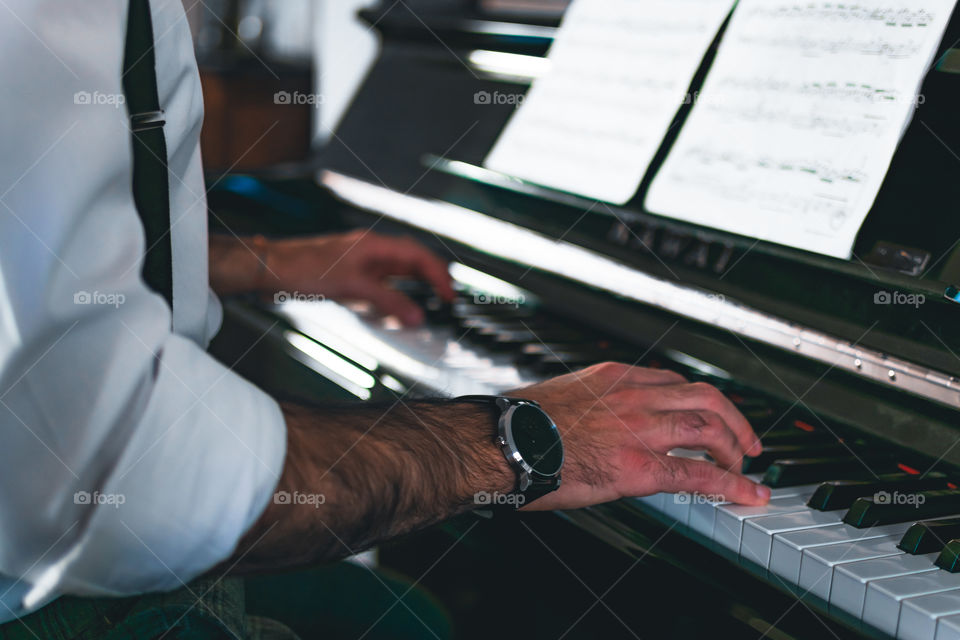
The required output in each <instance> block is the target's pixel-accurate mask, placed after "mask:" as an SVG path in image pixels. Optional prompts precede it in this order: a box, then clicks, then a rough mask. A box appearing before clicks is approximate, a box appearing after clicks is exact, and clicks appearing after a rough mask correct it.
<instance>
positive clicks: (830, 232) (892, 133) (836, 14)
mask: <svg viewBox="0 0 960 640" xmlns="http://www.w3.org/2000/svg"><path fill="white" fill-rule="evenodd" d="M955 2H956V0H920V1H918V2H910V3H909V4H908V3H906V2H901V4H900V5H896V4H893V3H891V2H889V0H884V1H882V2H881V1H879V0H858V2H857V3H855V4H854V3H849V4H840V3H835V2H809V3H802V4H801V3H796V2H783V1H779V0H778V1H771V0H740V3H739V4H738V6H737V8H736V10H735V11H734V14H733V17H732V18H731V21H730V24H729V26H728V28H727V31H726V33H725V34H724V37H723V41H722V42H721V44H720V50H719V52H718V54H717V57H716V59H715V60H714V63H713V66H712V68H711V70H710V73H709V76H708V77H707V80H706V82H705V84H704V87H703V91H702V92H701V94H700V96H699V100H698V101H697V103H696V105H695V106H694V108H693V111H692V113H691V114H690V117H689V118H688V120H687V122H686V123H685V124H684V126H683V131H682V132H681V134H680V136H679V138H678V139H677V141H676V143H675V144H674V147H673V149H672V150H671V152H670V154H669V156H668V158H667V160H666V162H665V163H664V165H663V167H662V168H661V169H660V171H659V172H658V174H657V176H656V178H655V180H654V182H653V184H652V186H651V189H650V192H649V195H648V196H647V200H646V207H647V209H649V210H650V211H652V212H654V213H658V214H662V215H667V216H670V217H673V218H679V219H682V220H686V221H689V222H694V223H698V224H703V225H707V226H710V227H716V228H719V229H724V230H727V231H731V232H734V233H738V234H742V235H746V236H752V237H755V238H760V239H762V240H768V241H771V242H776V243H779V244H784V245H789V246H792V247H796V248H799V249H805V250H808V251H814V252H817V253H822V254H825V255H829V256H833V257H837V258H849V257H850V255H851V253H852V250H853V244H854V241H855V239H856V235H857V233H858V231H859V230H860V227H861V225H862V224H863V221H864V220H865V219H866V216H867V213H868V212H869V211H870V208H871V207H872V206H873V202H874V200H875V199H876V197H877V193H878V192H879V190H880V187H881V185H882V183H883V180H884V177H885V176H886V173H887V171H888V169H889V168H890V162H891V161H892V159H893V154H894V152H895V150H896V147H897V145H898V143H899V141H900V139H901V137H902V135H903V133H904V132H905V131H906V128H907V126H908V124H909V123H910V120H911V118H912V116H913V113H914V110H915V107H916V106H917V104H919V101H920V100H922V96H918V93H919V91H920V87H921V84H922V81H923V78H924V76H925V75H926V72H927V70H928V69H929V68H930V66H931V64H932V63H933V58H934V56H935V55H936V52H937V48H938V46H939V43H940V41H941V39H942V38H943V34H944V31H945V30H946V26H947V23H948V21H949V18H950V14H951V12H952V10H953V8H954V4H955ZM904 214H905V215H909V212H906V211H905V212H904Z"/></svg>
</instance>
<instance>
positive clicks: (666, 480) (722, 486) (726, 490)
mask: <svg viewBox="0 0 960 640" xmlns="http://www.w3.org/2000/svg"><path fill="white" fill-rule="evenodd" d="M661 460H662V461H663V463H664V464H663V465H652V466H650V467H648V468H649V469H650V470H651V472H652V473H654V474H656V480H657V484H658V488H659V489H660V490H661V491H666V492H668V493H677V492H680V491H686V492H687V493H700V494H706V495H712V496H717V499H721V498H722V500H724V501H729V502H735V503H737V504H746V505H763V504H767V502H769V500H770V489H769V488H768V487H765V486H763V485H762V484H757V483H756V482H753V481H752V480H750V479H749V478H746V477H744V476H742V475H740V474H739V473H733V472H730V471H724V470H723V469H721V468H720V467H718V466H716V465H715V464H711V463H709V462H703V461H701V460H691V459H689V458H678V457H673V456H662V457H661Z"/></svg>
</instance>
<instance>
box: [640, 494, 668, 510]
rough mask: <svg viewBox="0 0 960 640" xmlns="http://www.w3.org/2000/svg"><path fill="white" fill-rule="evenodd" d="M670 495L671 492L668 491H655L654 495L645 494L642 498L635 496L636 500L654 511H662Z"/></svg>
mask: <svg viewBox="0 0 960 640" xmlns="http://www.w3.org/2000/svg"><path fill="white" fill-rule="evenodd" d="M668 496H669V494H667V493H655V494H653V495H652V496H643V497H642V498H634V500H636V501H637V502H639V503H641V504H643V505H645V506H646V507H648V508H650V509H652V510H654V511H657V512H661V513H662V512H663V501H664V500H666V498H667V497H668Z"/></svg>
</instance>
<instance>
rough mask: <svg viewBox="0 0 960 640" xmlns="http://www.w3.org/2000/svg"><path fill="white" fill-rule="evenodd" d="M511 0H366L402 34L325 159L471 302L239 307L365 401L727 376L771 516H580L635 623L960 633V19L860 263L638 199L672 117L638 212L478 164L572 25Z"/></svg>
mask: <svg viewBox="0 0 960 640" xmlns="http://www.w3.org/2000/svg"><path fill="white" fill-rule="evenodd" d="M516 4H518V3H489V2H467V1H460V2H453V1H450V2H443V3H440V2H415V1H414V0H408V1H406V2H401V3H391V2H384V3H382V6H381V7H379V8H375V9H371V10H367V11H365V12H363V13H362V19H363V20H365V21H366V22H367V23H368V24H369V26H370V29H372V30H375V31H376V32H377V34H378V36H379V38H380V39H381V51H380V54H379V57H378V59H377V61H376V63H375V65H374V66H373V67H372V69H371V71H370V72H369V75H368V76H367V78H366V80H365V81H364V83H363V85H362V86H361V88H360V89H359V91H358V93H357V95H356V97H355V99H354V100H353V103H352V105H351V107H350V108H349V110H348V112H347V113H346V115H345V117H344V119H343V120H342V122H341V123H340V125H339V127H338V128H337V130H336V131H335V132H334V134H333V135H332V136H331V139H330V143H329V144H328V145H326V147H325V148H324V149H323V150H322V153H321V155H320V157H319V159H318V163H319V168H318V171H317V173H316V177H315V180H316V185H317V189H318V193H319V194H321V195H319V196H316V198H321V197H322V199H321V200H314V202H318V201H322V202H323V203H324V205H323V206H324V208H325V210H326V211H328V212H329V211H331V210H333V209H335V210H336V211H337V212H338V213H340V214H342V215H343V216H344V217H345V219H346V220H348V221H350V223H351V224H353V225H356V226H360V227H363V228H370V229H373V230H376V231H379V232H386V233H402V234H412V235H415V236H416V237H418V238H419V239H421V240H422V241H423V242H425V243H427V244H428V245H430V246H431V247H433V248H434V249H436V250H437V251H438V252H440V253H441V254H443V255H445V256H448V257H449V258H450V260H451V261H452V266H451V273H452V275H453V276H454V278H455V281H456V283H457V287H458V291H459V298H458V299H457V300H456V302H455V303H454V304H452V305H445V304H442V303H441V302H440V301H439V300H437V299H436V298H434V297H433V295H432V294H431V292H430V291H428V290H425V289H424V288H423V287H422V286H421V285H418V284H417V283H398V285H397V286H400V287H403V288H404V290H405V291H407V292H408V293H409V294H410V295H411V296H413V297H415V298H416V299H418V300H420V301H421V302H422V303H423V304H424V305H425V307H426V309H427V311H428V313H427V315H428V321H427V325H426V326H425V327H422V328H419V329H402V328H400V327H398V326H397V325H396V323H394V322H391V321H390V320H389V319H382V318H376V317H374V316H372V315H371V314H369V313H368V312H367V311H366V310H365V309H363V308H362V307H357V306H341V305H339V304H336V303H334V302H331V301H322V302H318V301H306V300H302V299H298V298H297V297H296V296H293V297H292V298H283V299H278V300H274V301H271V304H256V305H251V304H250V303H249V302H244V301H229V302H228V304H227V311H228V315H232V316H233V317H236V318H241V319H246V321H248V322H250V323H251V324H257V326H261V327H265V328H266V327H269V328H272V329H273V332H274V333H275V334H277V335H279V336H280V338H281V340H282V342H283V344H284V348H285V349H286V350H287V352H289V353H290V354H291V355H293V356H294V357H295V358H296V359H297V360H298V361H299V362H301V363H304V364H305V365H307V366H308V367H310V368H311V369H312V370H314V371H316V372H319V373H320V374H322V375H323V376H324V377H325V378H326V379H327V380H330V381H332V383H333V384H335V385H336V386H337V387H339V388H340V389H342V390H344V392H345V393H346V394H348V395H349V396H351V397H355V398H357V399H362V400H378V399H381V400H382V399H390V400H397V399H400V401H402V400H403V399H405V398H416V397H421V396H437V395H449V396H454V395H458V394H464V393H485V392H489V393H493V392H497V391H503V390H508V389H516V388H518V387H521V386H523V385H526V384H529V383H533V382H536V381H538V380H543V379H545V378H548V377H551V376H554V375H559V374H564V373H567V372H570V371H575V370H577V369H580V368H583V367H585V366H588V365H591V364H594V363H597V362H602V361H608V360H613V361H621V362H626V363H629V364H636V365H638V366H648V367H663V368H669V369H673V370H676V371H678V372H680V373H682V374H683V375H685V376H686V377H687V378H688V379H690V380H703V381H707V382H709V383H711V384H714V385H716V386H717V387H719V388H720V389H721V390H723V391H724V392H725V393H726V394H727V395H728V396H729V397H730V398H731V399H732V400H733V401H734V402H735V403H736V404H737V406H738V407H739V408H740V409H741V411H742V412H743V413H744V414H745V415H746V416H747V417H748V418H749V419H750V421H751V422H752V424H753V425H754V427H755V429H756V431H757V432H758V434H761V436H762V440H763V443H764V451H763V454H762V455H760V456H759V457H758V458H756V459H751V460H748V461H747V462H746V463H745V468H744V472H745V473H748V474H750V475H751V477H754V478H757V479H761V480H762V481H763V482H765V483H766V484H768V485H769V486H771V487H772V492H773V493H772V500H771V502H770V504H769V505H768V506H765V507H743V506H738V505H734V504H729V503H726V502H722V501H720V500H719V499H718V497H717V496H701V495H687V494H678V495H662V494H661V495H654V496H649V497H643V498H637V499H627V500H621V501H618V502H616V503H612V504H606V505H600V506H597V507H594V508H589V509H583V510H579V511H575V512H568V513H563V514H559V515H560V518H562V520H563V521H564V522H565V523H566V524H567V525H570V526H572V527H574V528H575V529H576V530H577V531H579V532H581V533H582V534H583V535H584V536H585V539H589V540H593V541H594V542H595V544H596V545H597V547H596V548H597V549H600V548H603V549H604V550H605V551H604V552H603V553H601V552H600V551H597V552H596V556H595V557H596V558H600V557H603V558H607V559H606V560H604V561H605V562H610V560H609V558H610V557H614V558H620V559H621V560H620V561H619V562H622V564H620V565H619V566H618V567H617V569H618V570H617V571H616V573H615V575H618V576H620V577H621V578H623V577H624V576H625V575H626V572H629V578H628V580H627V582H628V583H630V584H632V585H634V586H633V587H632V589H633V591H632V593H633V594H634V598H635V599H636V604H635V605H634V606H633V607H630V606H627V607H626V609H618V610H617V611H616V613H615V615H616V617H617V618H618V619H622V621H623V622H624V624H623V625H622V626H620V627H616V625H615V628H617V629H618V631H617V633H622V635H623V637H642V638H649V637H664V636H666V635H668V634H671V633H674V632H672V631H671V629H673V630H678V629H698V631H696V633H704V632H709V631H710V630H713V631H714V632H715V633H716V634H717V635H718V636H724V635H729V634H731V633H736V632H739V634H737V635H733V636H730V637H740V636H746V637H771V638H791V637H795V638H807V637H818V638H820V637H831V636H833V637H838V638H839V637H881V638H884V637H897V638H917V639H926V640H934V639H936V640H948V639H955V638H960V486H958V485H960V446H958V443H960V379H958V376H960V288H958V287H960V246H958V245H960V242H958V240H960V215H958V206H960V118H958V117H957V113H958V112H957V109H956V102H955V100H956V97H957V96H958V95H960V75H957V73H958V72H960V64H958V63H957V60H958V55H957V54H958V52H957V50H954V49H952V45H953V43H955V42H957V41H958V40H960V19H957V17H956V16H954V19H953V20H952V21H951V23H950V25H949V27H948V29H947V35H946V37H945V39H944V40H943V43H942V44H941V47H940V50H939V51H938V52H937V57H938V63H937V64H935V65H934V67H933V69H932V70H931V71H930V72H929V74H928V75H927V76H926V78H925V79H924V82H923V87H922V94H923V95H924V97H925V100H924V101H923V103H922V104H920V105H919V107H918V110H917V112H916V113H915V116H914V118H913V120H912V123H911V124H910V126H909V128H908V129H907V131H906V133H905V135H904V137H903V139H902V141H901V143H900V146H899V148H898V150H897V152H896V155H895V157H894V160H893V164H892V166H891V168H890V171H889V173H888V175H887V177H886V180H885V182H884V184H883V187H882V189H881V190H880V194H879V196H878V198H877V200H876V202H875V204H874V206H873V208H872V210H871V212H870V214H869V216H868V218H867V220H866V223H865V224H864V225H863V227H862V229H861V231H860V233H859V235H858V236H857V240H856V244H855V246H854V251H853V258H851V259H849V260H842V259H836V258H830V257H824V256H821V255H817V254H813V253H808V252H804V251H800V250H795V249H791V248H788V247H784V246H781V245H775V244H771V243H768V242H763V241H758V240H757V239H756V238H751V237H746V236H738V235H733V234H729V233H725V232H722V231H717V230H715V229H711V228H706V227H700V226H695V225H690V224H686V223H684V222H680V221H677V220H673V219H668V218H665V217H660V216H657V215H653V214H652V213H651V212H649V211H647V210H645V208H644V194H645V193H646V190H647V189H648V188H649V187H650V182H651V178H652V175H653V174H655V172H656V169H657V166H658V165H659V164H660V163H662V162H663V160H664V157H665V155H666V152H667V151H668V149H669V147H670V145H671V144H672V142H673V139H674V138H675V132H676V130H677V129H679V128H680V127H679V126H678V127H675V128H672V129H673V131H674V133H673V134H671V135H668V137H667V139H666V140H665V141H664V144H663V147H662V148H661V150H660V152H659V153H658V155H657V157H656V158H655V160H654V163H653V166H652V167H651V169H650V171H649V172H648V174H647V177H646V178H645V179H644V180H643V182H642V184H641V185H640V188H639V190H638V192H637V195H636V197H634V198H633V199H632V200H631V201H630V202H628V203H627V204H625V205H623V206H612V205H610V206H608V205H605V206H602V207H597V206H595V202H594V201H593V200H589V199H585V198H582V197H579V196H577V195H575V194H572V193H567V192H563V191H559V190H552V189H548V188H544V187H541V186H537V185H535V184H531V183H528V182H525V181H523V180H519V179H516V178H514V177H512V176H509V175H503V174H500V173H497V172H495V171H491V170H489V169H487V168H484V158H485V157H486V155H487V153H488V152H489V151H490V149H491V147H492V146H493V144H494V143H495V141H496V140H497V137H498V136H499V135H500V133H501V131H502V130H503V128H504V126H505V125H506V123H507V122H508V120H509V119H510V118H511V116H512V115H513V113H514V112H515V109H516V104H513V103H502V104H501V103H497V102H495V101H493V102H491V101H484V100H479V99H477V97H476V96H478V95H482V92H486V93H487V94H494V93H495V92H502V93H504V94H511V95H515V94H518V93H520V94H522V93H523V92H525V91H526V90H527V89H528V87H529V86H530V84H531V82H532V81H533V80H534V79H535V78H536V77H537V75H538V74H539V73H541V72H542V69H543V64H542V62H543V60H544V56H545V55H546V54H547V52H548V50H549V48H550V45H551V43H552V41H553V37H554V34H555V32H556V29H557V25H558V23H559V19H560V12H561V11H560V9H555V10H554V11H552V12H551V11H545V12H544V11H540V12H536V13H530V12H526V13H525V12H523V11H519V12H518V11H511V10H509V7H510V6H512V5H516ZM520 4H522V3H520ZM528 4H530V3H528ZM555 4H561V5H562V4H563V3H555ZM504 6H506V7H507V8H506V9H505V8H504ZM715 47H716V43H714V46H713V48H712V50H711V52H710V53H708V58H709V56H710V55H713V49H715ZM702 80H703V78H702V77H699V78H696V79H695V82H701V81H702ZM690 108H691V107H690V106H689V105H687V106H684V107H682V108H681V109H680V111H679V112H678V114H677V116H676V123H677V124H682V122H683V120H684V119H685V118H686V117H687V116H688V115H689V111H690ZM233 184H234V183H233V182H231V181H229V180H228V181H225V183H224V185H223V186H222V187H221V189H223V188H226V189H228V190H229V189H230V188H233V187H232V186H231V185H233ZM238 184H239V183H238ZM244 184H246V183H244ZM247 187H249V185H247V186H245V187H243V188H244V189H246V188H247ZM237 189H238V190H240V187H237ZM284 197H285V198H286V196H284ZM313 197H314V196H305V198H306V200H305V201H309V200H310V198H313ZM258 323H259V324H258ZM277 323H279V324H277ZM611 550H612V551H615V555H613V556H608V555H605V553H606V551H611ZM582 553H583V554H584V555H587V556H588V558H589V554H590V553H592V552H591V551H589V550H588V548H587V547H584V548H583V550H582ZM581 559H582V558H581ZM598 561H599V560H598ZM572 562H573V561H572V560H571V563H572ZM586 562H587V564H588V565H589V559H587V560H586ZM617 562H618V561H616V560H614V561H613V564H614V565H616V564H617ZM638 563H639V565H638ZM635 565H638V567H637V568H635V569H634V568H633V567H634V566H635ZM647 567H650V570H649V572H647V569H646V568H647ZM631 569H632V571H631ZM655 576H656V577H655ZM665 576H666V577H665ZM654 580H657V581H659V580H663V581H666V580H669V581H671V583H672V585H671V586H668V585H666V584H665V583H660V582H655V581H654ZM618 582H619V581H618ZM661 585H662V586H661ZM678 585H679V587H678ZM695 585H696V586H695ZM702 585H708V587H702ZM611 588H612V587H611ZM702 589H706V590H702ZM661 590H663V591H667V592H670V593H673V594H674V595H673V596H671V597H672V598H674V600H673V606H672V610H671V609H670V608H669V607H668V604H665V598H661V597H658V594H657V592H659V591H661ZM706 593H709V594H711V595H710V596H709V598H710V599H712V601H711V602H706V601H705V599H706V598H708V596H706V595H703V594H706ZM678 594H679V595H678ZM684 594H689V596H690V597H691V598H694V599H696V600H695V601H685V600H684V598H683V595H684ZM594 595H595V596H596V598H597V601H598V602H600V601H601V600H603V595H604V594H602V593H595V594H594ZM660 595H662V594H660ZM645 602H646V603H647V604H649V603H651V602H656V603H657V604H656V607H660V608H659V609H657V610H654V611H650V610H648V609H649V607H646V608H645V606H644V603H645ZM604 606H606V605H605V604H604ZM631 610H635V611H633V613H636V615H631V613H630V611H631ZM611 611H613V610H612V609H611ZM637 612H639V613H637ZM798 614H801V615H799V616H798ZM668 616H673V621H665V620H664V618H667V617H668ZM697 618H700V624H699V626H698V625H697V624H695V619H697ZM797 618H802V620H799V621H798V620H797ZM684 633H685V632H681V631H676V632H675V635H678V636H679V635H683V634H684ZM691 633H692V632H691ZM614 635H615V634H614ZM570 637H591V636H590V635H589V634H587V635H585V636H580V635H577V634H573V635H571V636H570Z"/></svg>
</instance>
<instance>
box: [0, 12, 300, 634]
mask: <svg viewBox="0 0 960 640" xmlns="http://www.w3.org/2000/svg"><path fill="white" fill-rule="evenodd" d="M0 5H2V6H0V14H3V17H2V19H0V86H2V87H3V91H2V92H0V139H2V140H3V148H4V151H3V154H2V155H0V621H3V620H8V619H12V618H14V617H16V616H19V615H23V614H24V613H26V612H28V611H30V610H33V609H36V608H37V607H39V606H41V605H43V604H44V603H46V602H48V601H50V600H51V599H53V598H55V597H57V596H59V595H61V594H78V595H127V594H134V593H140V592H145V591H157V590H170V589H175V588H178V587H181V586H183V584H184V583H185V582H188V581H190V580H191V579H192V578H194V577H196V576H197V575H199V574H200V573H202V572H204V571H205V570H207V569H209V568H210V567H212V566H214V565H216V564H217V563H219V562H221V561H222V560H224V559H226V558H228V557H229V556H230V555H231V553H232V552H233V550H234V548H235V546H236V544H237V542H238V540H239V539H240V537H241V536H242V535H243V533H244V532H245V531H246V530H247V529H248V528H249V527H250V526H251V525H252V524H253V522H254V521H255V520H256V518H257V517H258V516H259V514H260V513H261V512H262V510H263V509H264V508H265V506H266V504H267V502H268V500H269V499H270V497H271V495H272V493H273V491H274V488H275V485H276V483H277V480H278V478H279V475H280V472H281V470H282V466H283V460H284V455H285V447H286V433H285V425H284V422H283V417H282V414H281V412H280V410H279V407H278V405H277V404H276V402H274V401H273V400H272V399H271V398H270V397H269V396H267V395H266V394H264V393H263V392H262V391H260V390H259V389H257V388H256V387H255V386H253V385H251V384H250V383H248V382H246V381H244V380H243V379H242V378H240V377H239V376H238V375H236V374H234V373H232V372H231V371H229V370H228V369H227V368H225V367H224V366H222V365H221V364H219V363H217V362H216V361H215V360H214V359H213V358H211V357H210V356H209V355H207V354H206V353H205V346H206V344H207V342H208V340H209V339H210V337H211V336H212V334H213V333H214V332H215V331H216V329H217V326H218V325H219V318H220V309H219V305H218V304H217V303H216V300H215V298H213V297H212V295H211V294H210V292H209V288H208V281H207V228H206V201H205V198H204V183H203V175H202V172H201V165H200V151H199V133H200V125H201V121H202V117H203V105H202V100H201V93H200V81H199V75H198V72H197V66H196V61H195V58H194V54H193V46H192V42H191V38H190V31H189V28H188V25H187V20H186V17H185V15H184V11H183V8H182V5H181V2H180V0H151V5H152V15H153V29H154V37H155V40H156V57H157V76H158V84H159V93H160V104H161V107H162V108H163V109H164V110H165V112H166V121H167V125H166V129H165V133H166V141H167V148H168V156H169V167H170V205H171V221H172V245H173V262H174V271H173V283H174V305H173V306H174V310H173V317H172V319H171V313H170V311H169V309H168V307H167V306H166V304H165V302H164V301H163V299H162V298H161V297H160V296H159V295H157V294H155V293H153V292H152V291H150V290H149V289H148V288H147V287H146V285H145V284H144V282H143V280H142V278H141V275H140V272H141V261H142V255H143V252H144V232H143V227H142V225H141V223H140V219H139V217H138V216H137V212H136V209H135V207H134V202H133V196H132V190H131V174H132V153H131V139H130V132H129V130H128V123H127V112H126V109H125V107H124V106H123V104H122V103H121V101H122V95H123V89H122V85H121V73H122V65H123V52H124V39H125V31H126V14H127V2H126V1H125V0H84V1H83V2H76V1H70V0H5V1H4V2H2V3H0ZM118 103H121V104H118ZM171 324H172V330H171Z"/></svg>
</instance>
